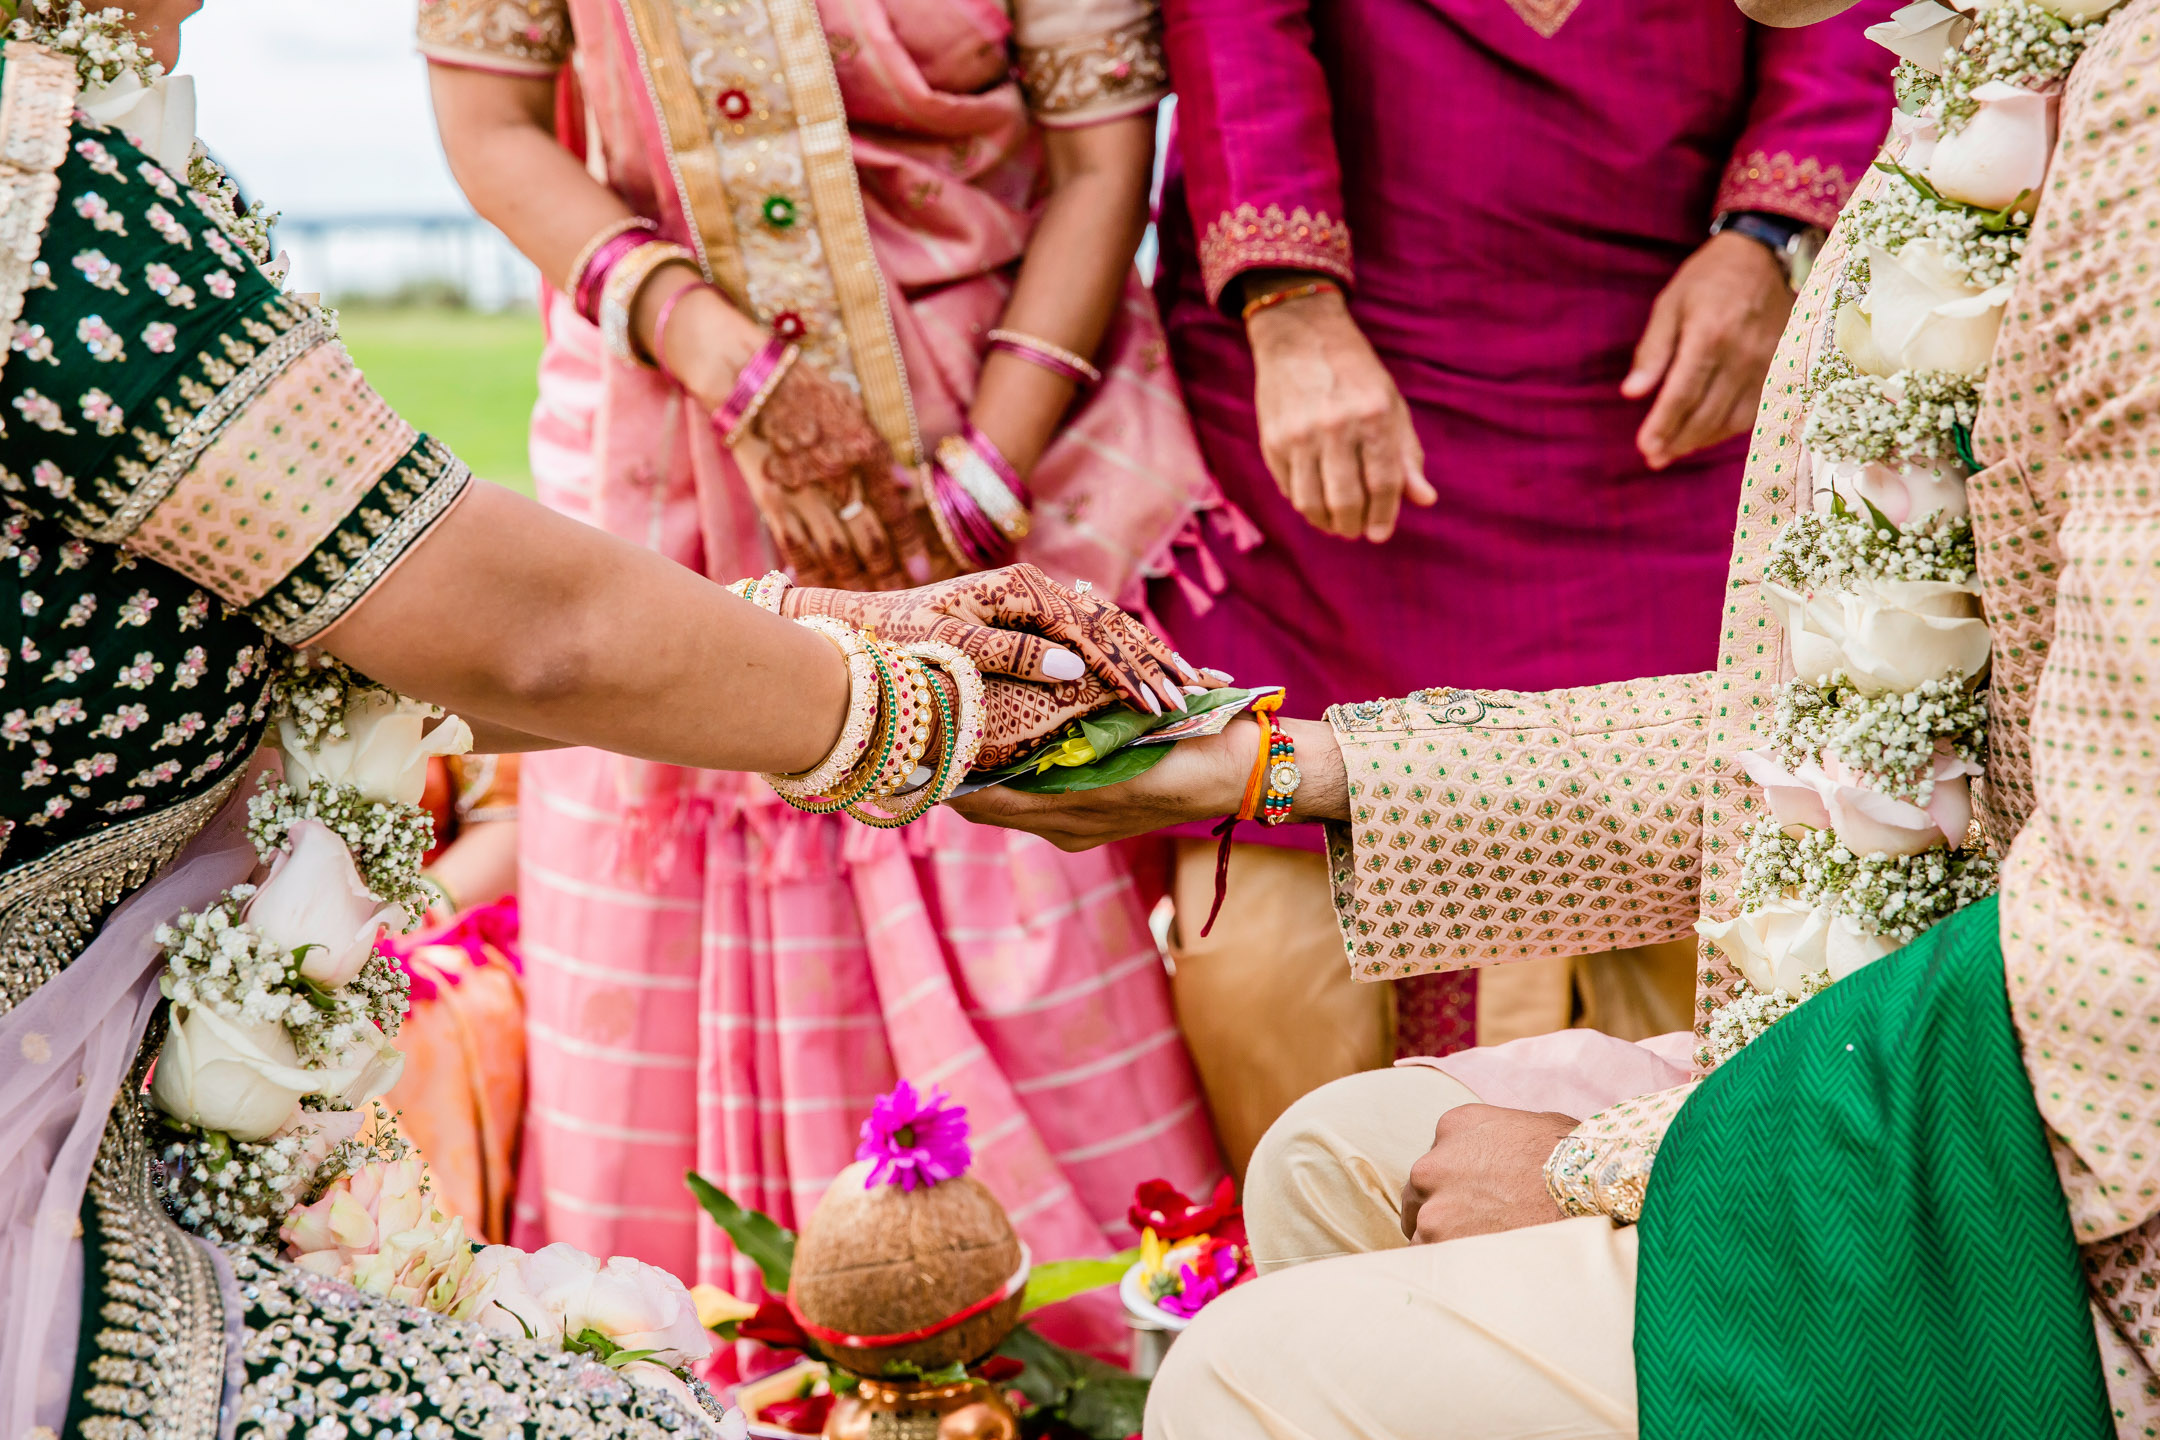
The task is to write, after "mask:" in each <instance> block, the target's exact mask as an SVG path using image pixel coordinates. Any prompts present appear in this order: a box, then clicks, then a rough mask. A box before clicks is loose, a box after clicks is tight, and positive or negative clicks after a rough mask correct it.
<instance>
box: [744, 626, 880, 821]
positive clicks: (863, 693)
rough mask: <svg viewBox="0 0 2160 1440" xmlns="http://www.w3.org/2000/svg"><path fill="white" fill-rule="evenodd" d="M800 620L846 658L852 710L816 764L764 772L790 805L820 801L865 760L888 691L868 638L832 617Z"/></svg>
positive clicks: (830, 793) (781, 796)
mask: <svg viewBox="0 0 2160 1440" xmlns="http://www.w3.org/2000/svg"><path fill="white" fill-rule="evenodd" d="M796 623H797V624H799V625H803V626H806V627H808V628H809V629H812V630H815V631H817V633H818V634H820V635H823V636H824V637H825V638H826V639H828V640H830V641H832V643H833V645H834V646H835V647H836V648H837V649H838V650H839V651H840V653H841V654H842V655H844V656H846V657H847V667H848V714H847V720H846V722H845V723H844V724H842V725H841V727H840V738H839V739H838V740H837V741H835V742H834V743H833V748H832V750H831V751H830V752H829V753H828V754H827V755H826V756H825V758H824V759H823V760H820V761H819V762H818V763H817V764H816V765H815V766H813V767H812V768H810V769H808V770H805V771H803V772H802V773H800V774H797V775H772V774H768V775H766V776H765V783H766V784H768V785H770V786H772V788H773V789H774V790H775V791H776V792H778V793H779V795H780V798H781V799H783V800H787V801H789V802H790V803H793V802H796V801H811V800H820V799H823V798H825V797H826V796H829V795H832V794H834V793H836V792H838V791H839V789H840V785H841V782H842V781H844V780H846V779H847V778H848V775H849V773H850V772H851V771H853V770H854V769H855V767H856V765H858V764H859V763H861V761H862V758H863V754H864V752H865V751H867V750H868V749H869V748H870V740H871V737H872V736H873V735H874V734H876V733H877V730H878V719H879V711H880V708H881V707H880V704H879V702H880V699H881V698H882V694H883V690H884V685H883V683H882V682H881V680H880V679H879V676H878V670H879V666H878V659H877V657H876V656H874V655H872V654H871V653H870V642H869V641H867V640H865V639H864V638H863V637H862V636H861V635H860V634H858V633H857V632H856V631H854V630H852V629H850V628H849V627H848V626H847V625H845V624H843V623H842V622H840V621H838V620H835V619H833V618H832V617H831V616H829V615H812V616H809V617H808V618H806V619H803V620H798V621H797V622H796ZM831 808H833V809H838V808H840V807H839V806H837V805H836V806H833V807H831Z"/></svg>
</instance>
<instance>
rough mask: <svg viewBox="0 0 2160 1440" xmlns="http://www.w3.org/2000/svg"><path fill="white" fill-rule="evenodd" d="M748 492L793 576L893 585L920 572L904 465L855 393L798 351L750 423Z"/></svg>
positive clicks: (918, 533) (923, 570)
mask: <svg viewBox="0 0 2160 1440" xmlns="http://www.w3.org/2000/svg"><path fill="white" fill-rule="evenodd" d="M750 439H751V440H752V441H753V442H755V444H756V446H757V449H756V450H755V451H753V452H751V453H748V454H745V455H744V457H743V458H744V459H745V460H746V461H748V462H750V463H747V464H745V465H744V467H743V471H744V474H745V476H746V478H748V480H749V483H750V489H751V493H752V497H753V498H754V499H755V500H756V502H757V505H758V509H759V511H760V512H761V513H762V514H763V515H764V516H765V521H766V524H767V525H768V527H770V529H771V530H772V533H773V541H774V543H775V544H776V545H777V546H778V547H779V548H780V552H781V555H782V557H783V558H784V559H785V560H786V561H787V563H788V565H789V567H790V568H791V569H793V570H794V571H795V574H796V577H797V579H799V580H801V581H802V582H803V583H805V584H810V585H830V586H842V587H846V588H849V589H869V590H894V589H899V588H900V587H902V586H905V585H907V584H909V583H911V582H910V578H909V577H910V574H911V573H912V574H913V575H915V576H918V577H919V576H922V575H927V574H928V573H929V570H928V568H927V566H928V558H929V557H928V551H927V550H926V548H925V546H924V543H923V538H922V534H923V532H922V528H921V526H919V525H918V524H917V523H916V517H915V508H914V505H913V503H912V502H911V500H910V498H909V494H908V490H907V487H906V484H905V481H904V478H903V475H902V472H900V471H899V470H898V468H897V467H896V466H895V465H894V464H893V457H892V452H891V451H890V450H889V449H888V448H887V447H886V445H885V441H884V440H883V439H882V438H881V437H880V436H879V435H878V433H877V430H876V429H875V428H874V427H873V426H872V425H871V424H870V419H869V417H868V416H867V415H865V414H864V413H863V408H862V404H861V402H859V401H858V400H857V399H856V398H855V397H854V396H853V395H851V394H849V393H848V392H847V391H846V390H845V389H843V388H842V387H841V386H839V385H837V384H835V383H834V382H833V381H832V380H831V379H830V378H829V377H827V376H826V375H825V374H824V373H823V372H822V371H820V370H819V369H818V368H817V367H816V366H815V365H812V364H811V363H810V362H809V361H807V360H799V361H797V362H796V363H795V364H794V365H793V366H792V367H790V368H789V370H788V372H787V374H786V375H784V376H782V377H781V380H780V384H779V386H778V388H776V389H775V390H774V391H773V393H772V395H771V397H770V398H769V399H767V400H766V402H765V404H764V406H763V407H762V408H760V409H759V411H758V413H757V414H756V415H755V416H754V417H753V418H752V419H751V422H750Z"/></svg>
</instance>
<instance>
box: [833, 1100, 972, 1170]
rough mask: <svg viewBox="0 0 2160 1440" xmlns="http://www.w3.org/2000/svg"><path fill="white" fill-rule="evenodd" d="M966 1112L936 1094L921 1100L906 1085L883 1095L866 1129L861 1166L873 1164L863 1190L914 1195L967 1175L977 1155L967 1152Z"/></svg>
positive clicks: (859, 1149)
mask: <svg viewBox="0 0 2160 1440" xmlns="http://www.w3.org/2000/svg"><path fill="white" fill-rule="evenodd" d="M967 1137H968V1122H967V1107H966V1106H964V1105H956V1104H954V1103H953V1098H952V1096H950V1095H948V1094H946V1093H945V1092H944V1091H943V1090H940V1089H936V1088H932V1089H931V1090H930V1091H929V1092H928V1093H927V1094H918V1093H917V1092H916V1089H915V1087H914V1086H913V1085H911V1084H909V1083H908V1082H907V1081H905V1080H902V1081H901V1082H900V1083H899V1084H897V1085H895V1086H893V1088H892V1090H891V1092H890V1093H888V1094H884V1095H880V1096H879V1097H878V1098H877V1103H876V1104H875V1105H873V1106H871V1108H870V1118H869V1119H867V1120H865V1121H863V1123H862V1144H860V1145H858V1146H856V1147H855V1158H856V1159H857V1160H868V1161H870V1162H871V1165H870V1174H869V1176H868V1178H866V1179H865V1180H864V1181H863V1188H864V1189H865V1190H867V1189H870V1188H871V1187H873V1186H876V1185H898V1186H899V1187H900V1188H901V1189H902V1190H913V1189H915V1188H916V1187H917V1186H919V1185H935V1184H937V1183H938V1182H939V1181H940V1180H951V1179H954V1178H955V1177H957V1176H960V1175H964V1174H966V1173H967V1168H968V1164H969V1162H970V1161H971V1160H973V1159H974V1155H973V1154H972V1152H970V1151H969V1149H968V1143H967Z"/></svg>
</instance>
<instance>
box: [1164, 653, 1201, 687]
mask: <svg viewBox="0 0 2160 1440" xmlns="http://www.w3.org/2000/svg"><path fill="white" fill-rule="evenodd" d="M1170 658H1171V659H1173V660H1175V661H1177V668H1178V669H1180V670H1182V671H1184V672H1185V678H1186V679H1188V680H1198V679H1199V678H1200V672H1199V671H1197V670H1195V669H1193V668H1192V666H1191V665H1190V664H1188V663H1187V662H1186V659H1185V657H1184V656H1183V655H1180V654H1178V653H1177V652H1176V651H1175V650H1173V651H1171V652H1170Z"/></svg>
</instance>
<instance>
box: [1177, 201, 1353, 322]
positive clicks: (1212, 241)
mask: <svg viewBox="0 0 2160 1440" xmlns="http://www.w3.org/2000/svg"><path fill="white" fill-rule="evenodd" d="M1271 268H1289V269H1298V270H1318V271H1322V272H1323V273H1325V274H1329V275H1334V276H1337V277H1339V278H1341V279H1343V280H1346V281H1347V280H1349V279H1351V278H1353V271H1352V270H1351V265H1350V227H1349V226H1348V225H1346V224H1344V223H1343V222H1341V221H1339V220H1335V219H1331V218H1330V217H1329V215H1328V213H1327V211H1325V210H1322V211H1320V212H1319V213H1318V214H1314V213H1313V212H1311V211H1309V210H1307V209H1306V208H1305V207H1304V206H1302V205H1300V206H1298V207H1297V208H1296V209H1294V210H1292V211H1291V212H1290V213H1289V214H1287V215H1285V214H1284V213H1283V208H1282V206H1280V205H1270V206H1268V207H1267V209H1265V210H1261V209H1258V208H1256V207H1254V206H1252V205H1240V206H1238V207H1237V208H1236V209H1235V210H1225V211H1224V212H1223V213H1222V214H1220V215H1218V216H1216V217H1215V218H1214V219H1213V220H1210V221H1209V222H1208V227H1207V230H1206V232H1205V233H1203V234H1202V235H1201V237H1200V275H1201V278H1202V279H1203V280H1204V281H1205V282H1206V283H1207V292H1208V298H1209V299H1211V300H1214V299H1220V298H1221V296H1222V292H1223V288H1224V287H1225V286H1227V285H1228V284H1229V283H1230V282H1231V281H1232V280H1233V279H1235V278H1236V277H1237V276H1238V275H1239V274H1240V273H1242V272H1244V271H1246V270H1260V269H1271Z"/></svg>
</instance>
